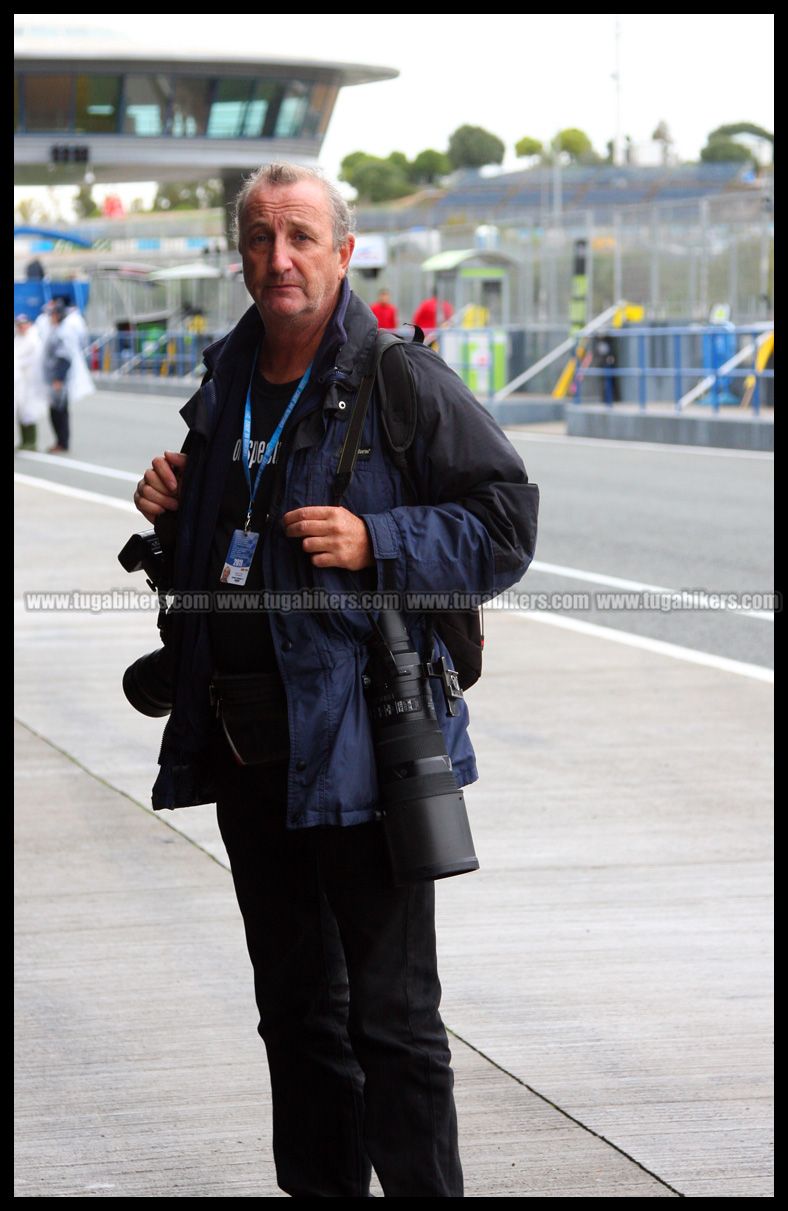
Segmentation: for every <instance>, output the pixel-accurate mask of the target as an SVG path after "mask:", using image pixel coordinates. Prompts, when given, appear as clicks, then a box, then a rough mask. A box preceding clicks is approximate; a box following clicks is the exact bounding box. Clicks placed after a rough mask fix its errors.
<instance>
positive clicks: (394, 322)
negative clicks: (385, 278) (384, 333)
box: [370, 290, 399, 328]
mask: <svg viewBox="0 0 788 1211" xmlns="http://www.w3.org/2000/svg"><path fill="white" fill-rule="evenodd" d="M370 310H371V311H372V314H373V315H374V317H375V319H376V320H377V321H378V326H379V327H380V328H396V327H398V325H399V320H398V319H397V308H396V307H395V306H394V304H393V303H392V301H391V294H390V293H389V291H388V290H381V291H380V293H379V294H378V298H377V302H376V303H373V304H372V307H371V309H370Z"/></svg>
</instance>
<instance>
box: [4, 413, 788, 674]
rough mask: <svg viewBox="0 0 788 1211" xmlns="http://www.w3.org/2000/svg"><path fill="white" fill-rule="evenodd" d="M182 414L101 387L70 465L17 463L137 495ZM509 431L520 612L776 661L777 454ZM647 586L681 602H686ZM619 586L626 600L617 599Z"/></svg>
mask: <svg viewBox="0 0 788 1211" xmlns="http://www.w3.org/2000/svg"><path fill="white" fill-rule="evenodd" d="M180 406H181V405H180V401H179V400H178V399H176V398H172V397H165V396H158V397H150V396H143V395H133V394H128V395H124V394H119V393H115V392H104V393H102V392H99V393H98V394H97V395H95V396H93V397H90V398H88V399H86V400H83V401H82V402H81V403H79V404H78V405H77V406H76V407H75V408H74V409H73V412H74V417H73V431H74V438H73V442H72V453H71V454H70V455H69V456H68V457H65V458H64V457H58V456H37V457H36V456H33V457H32V458H31V457H28V456H25V455H22V456H18V458H17V470H18V471H19V472H21V473H23V474H25V475H28V476H33V477H36V478H39V479H43V480H47V481H51V482H55V483H58V484H62V485H65V486H69V487H72V488H76V489H80V490H87V491H91V492H96V493H99V494H103V495H109V496H115V497H118V498H121V499H125V500H128V499H129V498H130V495H131V492H132V491H133V483H134V481H135V480H136V479H137V478H138V477H139V476H140V475H141V473H142V471H143V470H144V469H145V467H146V466H148V465H149V462H150V459H151V457H152V456H153V455H154V454H156V453H159V452H161V451H162V450H163V449H164V448H172V449H179V448H180V445H181V442H182V440H183V436H184V433H185V428H184V425H183V422H182V421H181V419H180V417H179V415H178V409H179V407H180ZM43 427H44V426H42V429H43ZM508 436H509V437H510V439H511V440H512V441H513V442H514V444H515V446H516V447H517V449H518V451H519V453H520V454H521V456H522V457H523V459H524V461H525V464H526V468H527V470H528V474H529V478H530V479H532V480H534V481H535V482H536V483H538V484H539V487H540V493H541V506H540V520H539V539H538V544H537V552H536V561H535V563H534V565H533V566H532V568H531V569H529V571H528V573H527V575H526V577H525V578H524V580H523V581H522V582H521V584H520V586H518V591H519V592H525V593H526V597H525V598H523V599H522V600H520V599H519V598H515V599H512V601H511V608H526V609H527V608H535V609H540V608H545V606H546V609H547V611H548V612H550V613H554V614H556V615H558V616H559V618H564V617H565V618H567V619H575V620H577V621H579V622H583V623H587V624H591V625H593V626H604V627H610V628H613V629H615V630H618V631H622V632H625V633H627V634H630V635H634V636H641V637H643V638H644V639H654V640H657V641H662V642H666V643H671V644H675V645H678V646H681V647H685V648H687V649H690V650H693V651H697V652H700V653H708V654H713V655H717V656H720V657H724V658H727V659H731V660H738V661H743V662H747V663H751V664H755V665H758V666H762V667H764V668H772V667H773V615H772V611H773V608H774V604H775V603H774V601H772V600H771V599H770V596H769V595H770V594H772V592H773V588H774V581H773V570H772V552H773V540H774V528H773V471H774V462H773V458H772V456H771V455H768V454H760V453H751V454H750V453H741V452H737V451H728V450H712V449H697V448H690V447H672V446H662V445H646V444H637V443H631V442H618V443H614V442H597V441H592V440H584V439H573V438H567V437H564V436H561V435H558V434H545V433H538V432H536V433H534V432H530V431H528V430H524V429H519V430H518V429H516V428H515V429H510V430H508ZM40 444H42V445H43V442H42V443H40ZM79 464H85V466H80V465H79ZM118 473H123V474H125V475H126V476H127V477H128V478H126V479H124V478H118V477H117V474H118ZM652 589H654V590H669V591H672V592H674V593H681V592H684V593H685V594H686V596H684V597H683V598H679V599H678V603H677V602H676V599H671V598H668V597H666V595H665V594H664V593H659V594H655V593H653V592H651V590H652ZM617 592H621V593H629V594H630V597H629V598H628V599H626V598H620V597H619V598H618V599H616V598H615V597H614V598H610V596H609V594H611V593H617ZM632 593H635V594H636V595H637V596H636V597H635V598H633V597H632V596H631V595H632ZM731 594H737V595H739V594H752V595H755V600H756V605H758V604H761V603H762V602H765V608H755V609H750V610H746V609H732V608H729V605H727V604H724V603H728V602H730V600H731V598H730V595H731ZM528 595H533V599H532V600H531V599H530V598H529V596H528ZM544 595H547V600H546V602H545V601H544ZM554 595H557V597H556V596H554ZM601 595H608V596H607V597H604V596H601ZM715 595H718V596H716V597H715Z"/></svg>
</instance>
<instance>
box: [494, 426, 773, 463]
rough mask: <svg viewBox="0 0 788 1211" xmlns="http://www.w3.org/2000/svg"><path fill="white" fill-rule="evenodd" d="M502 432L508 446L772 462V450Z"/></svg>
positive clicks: (516, 431) (508, 427) (511, 430)
mask: <svg viewBox="0 0 788 1211" xmlns="http://www.w3.org/2000/svg"><path fill="white" fill-rule="evenodd" d="M499 423H500V422H499ZM502 428H503V430H504V432H505V433H506V436H507V437H508V438H509V440H510V441H512V442H514V441H522V442H546V443H548V444H553V445H555V443H556V442H561V443H563V444H566V443H569V444H570V445H573V446H592V447H593V448H595V449H600V448H602V449H604V450H646V451H651V452H653V453H657V454H672V453H673V452H674V451H675V453H677V454H702V455H711V456H714V457H716V458H755V459H761V460H764V459H765V460H766V461H767V462H774V451H773V450H727V449H725V448H724V447H722V446H680V445H678V443H676V444H674V443H673V442H630V441H626V440H625V439H624V438H622V439H621V440H620V441H613V440H612V439H608V438H604V437H569V436H568V435H567V434H566V433H526V432H523V430H522V429H513V428H512V427H511V426H506V425H503V426H502Z"/></svg>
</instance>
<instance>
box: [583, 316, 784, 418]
mask: <svg viewBox="0 0 788 1211" xmlns="http://www.w3.org/2000/svg"><path fill="white" fill-rule="evenodd" d="M599 338H604V339H605V341H606V342H607V344H608V346H609V347H610V348H612V349H613V350H614V351H615V352H614V354H613V359H612V361H611V362H610V364H607V365H601V366H600V365H593V364H592V365H590V366H588V367H586V368H585V369H581V370H579V371H578V373H577V374H576V376H575V379H574V383H573V389H570V390H571V399H572V402H573V403H574V404H580V403H583V402H584V391H585V390H586V381H587V380H591V381H592V382H593V381H594V380H596V381H597V382H598V383H599V384H600V386H601V400H600V401H599V402H601V403H604V404H605V405H606V406H607V407H613V405H614V404H616V403H618V402H627V403H637V405H638V406H639V408H641V409H645V408H646V407H647V406H648V404H649V403H650V402H651V403H655V402H660V403H671V402H672V403H673V406H674V407H675V410H676V411H677V412H681V411H683V410H684V409H685V408H687V407H688V406H689V405H690V404H692V403H697V402H703V401H705V400H706V398H707V397H708V402H709V404H710V406H711V409H712V411H714V412H719V411H720V408H722V407H725V406H738V407H744V408H746V407H751V408H752V411H753V413H754V414H755V415H758V414H759V413H760V410H761V407H762V405H770V404H773V398H768V399H764V395H765V394H766V392H765V391H764V385H765V384H767V383H768V384H771V383H773V381H774V370H773V369H768V368H767V366H766V365H765V364H761V359H759V351H761V350H762V349H763V346H764V344H765V342H766V341H767V340H769V339H770V338H771V341H772V343H773V338H774V326H773V325H771V324H757V325H752V326H734V325H732V324H731V325H726V326H718V325H706V326H702V325H697V324H694V325H686V326H680V327H679V326H672V327H668V326H666V327H648V326H646V325H643V326H641V325H637V326H632V327H630V328H617V329H614V330H607V331H604V330H600V331H599V332H598V333H597V339H599ZM742 341H743V342H744V344H742V343H741V342H742ZM698 345H700V348H699V350H698ZM698 352H699V353H700V357H698ZM748 361H751V362H752V364H751V365H750V366H748V367H744V366H743V365H742V363H745V362H748ZM699 362H700V364H698V363H699ZM661 382H666V383H668V384H669V386H668V388H667V391H665V390H663V391H657V392H656V393H655V392H653V391H652V390H650V388H651V387H653V386H658V384H660V383H661ZM622 387H623V388H624V390H622V389H621V388H622ZM654 394H656V399H654V398H651V399H650V398H649V397H650V396H652V397H653V396H654ZM770 394H773V392H772V393H770ZM621 396H624V397H625V398H624V399H621V398H620V397H621ZM617 397H618V398H617ZM585 402H588V399H587V397H586V400H585Z"/></svg>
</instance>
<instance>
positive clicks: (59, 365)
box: [39, 298, 96, 454]
mask: <svg viewBox="0 0 788 1211" xmlns="http://www.w3.org/2000/svg"><path fill="white" fill-rule="evenodd" d="M45 314H46V315H47V316H48V319H47V320H45V321H44V323H48V324H49V330H48V332H47V333H46V336H45V343H44V377H45V378H46V381H47V383H48V384H49V418H50V420H51V422H52V428H53V429H54V431H55V444H54V446H51V447H50V449H49V453H50V454H67V453H68V448H69V443H70V438H71V423H70V417H69V405H70V404H73V403H74V402H75V401H77V400H79V399H83V398H84V397H85V396H86V395H91V394H92V393H93V392H94V391H95V390H96V388H95V386H94V384H93V379H92V378H91V376H90V371H89V370H88V367H87V362H86V361H85V354H84V352H83V340H84V334H85V333H86V332H87V328H86V326H85V321H84V320H83V318H82V316H81V315H80V313H79V311H78V310H77V309H76V308H69V305H68V302H67V301H66V300H65V299H62V298H58V299H54V300H53V301H52V302H51V303H50V304H48V305H47V307H46V308H45ZM39 319H40V317H39Z"/></svg>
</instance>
